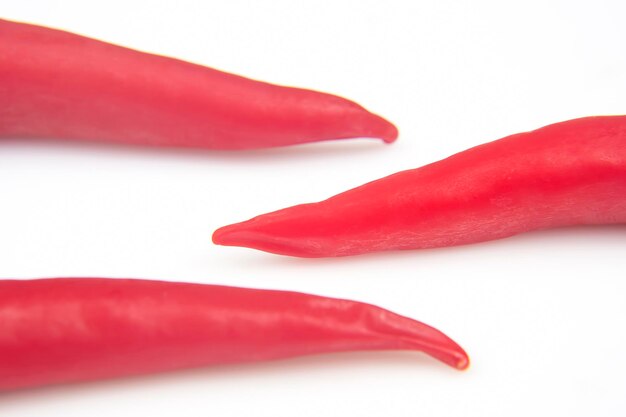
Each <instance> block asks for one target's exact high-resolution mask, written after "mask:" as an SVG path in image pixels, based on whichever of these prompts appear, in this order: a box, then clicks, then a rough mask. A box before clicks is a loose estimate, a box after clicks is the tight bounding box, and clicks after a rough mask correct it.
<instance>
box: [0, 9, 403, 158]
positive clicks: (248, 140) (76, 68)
mask: <svg viewBox="0 0 626 417" xmlns="http://www.w3.org/2000/svg"><path fill="white" fill-rule="evenodd" d="M397 135H398V132H397V130H396V128H395V127H394V126H393V125H392V124H391V123H389V122H387V121H386V120H384V119H383V118H381V117H379V116H376V115H374V114H372V113H369V112H368V111H367V110H365V109H364V108H363V107H361V106H359V105H358V104H356V103H354V102H352V101H349V100H346V99H343V98H340V97H337V96H333V95H330V94H324V93H319V92H315V91H311V90H303V89H297V88H289V87H281V86H276V85H272V84H268V83H263V82H259V81H254V80H250V79H247V78H243V77H239V76H236V75H232V74H227V73H224V72H220V71H217V70H214V69H211V68H206V67H202V66H200V65H195V64H191V63H188V62H184V61H179V60H176V59H171V58H166V57H163V56H157V55H152V54H147V53H143V52H139V51H135V50H131V49H127V48H123V47H120V46H115V45H111V44H108V43H104V42H100V41H97V40H94V39H90V38H86V37H83V36H79V35H75V34H72V33H68V32H63V31H59V30H54V29H49V28H44V27H40V26H35V25H29V24H23V23H15V22H10V21H6V20H0V137H5V138H68V139H80V140H94V141H110V142H117V143H130V144H139V145H158V146H175V147H199V148H210V149H252V148H265V147H273V146H285V145H294V144H299V143H305V142H313V141H320V140H328V139H341V138H352V137H375V138H381V139H383V140H384V141H385V142H393V141H394V140H395V139H396V137H397Z"/></svg>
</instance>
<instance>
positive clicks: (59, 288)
mask: <svg viewBox="0 0 626 417" xmlns="http://www.w3.org/2000/svg"><path fill="white" fill-rule="evenodd" d="M400 349H403V350H420V351H423V352H425V353H427V354H429V355H431V356H433V357H435V358H437V359H439V360H441V361H443V362H445V363H446V364H448V365H450V366H453V367H455V368H458V369H465V368H467V366H468V365H469V359H468V357H467V355H466V354H465V352H464V351H463V349H461V348H460V347H459V346H458V345H457V344H456V343H455V342H454V341H452V340H451V339H450V338H448V337H447V336H445V335H444V334H443V333H441V332H439V331H438V330H435V329H433V328H432V327H430V326H427V325H425V324H422V323H420V322H417V321H414V320H411V319H409V318H406V317H402V316H399V315H397V314H394V313H391V312H389V311H387V310H383V309H381V308H379V307H375V306H372V305H368V304H363V303H358V302H354V301H347V300H339V299H333V298H326V297H320V296H314V295H308V294H301V293H295V292H286V291H270V290H254V289H244V288H234V287H223V286H215V285H201V284H187V283H173V282H162V281H147V280H128V279H104V278H87V279H85V278H82V279H81V278H56V279H40V280H26V281H19V280H0V390H11V389H17V388H25V387H34V386H40V385H47V384H56V383H64V382H73V381H83V380H94V379H101V378H110V377H117V376H123V375H134V374H144V373H151V372H157V371H168V370H174V369H180V368H189V367H197V366H204V365H209V364H218V363H233V362H251V361H261V360H270V359H279V358H287V357H292V356H301V355H310V354H317V353H324V352H340V351H354V350H400Z"/></svg>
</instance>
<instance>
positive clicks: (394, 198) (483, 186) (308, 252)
mask: <svg viewBox="0 0 626 417" xmlns="http://www.w3.org/2000/svg"><path fill="white" fill-rule="evenodd" d="M611 223H626V116H604V117H588V118H582V119H576V120H570V121H566V122H562V123H557V124H553V125H550V126H546V127H543V128H541V129H538V130H535V131H532V132H526V133H520V134H517V135H512V136H509V137H506V138H504V139H500V140H497V141H494V142H491V143H487V144H484V145H481V146H477V147H475V148H472V149H469V150H466V151H464V152H461V153H458V154H456V155H453V156H451V157H449V158H447V159H444V160H441V161H439V162H435V163H433V164H430V165H426V166H424V167H421V168H417V169H413V170H409V171H403V172H399V173H397V174H394V175H391V176H389V177H386V178H382V179H380V180H378V181H374V182H371V183H368V184H365V185H363V186H361V187H357V188H355V189H352V190H350V191H346V192H344V193H342V194H339V195H336V196H334V197H332V198H329V199H328V200H325V201H322V202H319V203H313V204H303V205H298V206H294V207H290V208H287V209H284V210H279V211H275V212H273V213H269V214H265V215H261V216H258V217H255V218H253V219H252V220H248V221H245V222H243V223H238V224H234V225H230V226H226V227H223V228H221V229H218V230H217V231H216V232H215V233H214V235H213V241H214V242H215V243H217V244H220V245H232V246H247V247H251V248H255V249H260V250H264V251H267V252H273V253H278V254H283V255H291V256H302V257H324V256H346V255H356V254H361V253H366V252H374V251H383V250H396V249H420V248H433V247H442V246H452V245H461V244H466V243H474V242H482V241H487V240H492V239H500V238H504V237H508V236H512V235H516V234H518V233H522V232H526V231H530V230H538V229H547V228H553V227H561V226H569V225H589V224H611Z"/></svg>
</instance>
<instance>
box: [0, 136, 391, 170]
mask: <svg viewBox="0 0 626 417" xmlns="http://www.w3.org/2000/svg"><path fill="white" fill-rule="evenodd" d="M388 148H389V147H388V146H387V145H386V144H384V143H383V142H382V141H380V140H378V139H339V140H331V141H323V142H314V143H306V144H301V145H293V146H286V147H278V148H268V149H258V150H238V151H224V150H210V149H195V148H175V147H152V146H140V145H125V144H115V143H103V142H87V141H74V140H62V139H2V140H0V152H2V151H3V150H9V149H15V150H21V151H22V150H31V149H32V150H33V151H41V150H42V149H43V150H48V149H53V150H54V151H55V152H63V153H78V154H97V155H109V156H116V155H117V156H123V157H153V158H164V159H186V160H191V161H229V162H233V163H236V162H242V163H246V164H249V163H267V162H282V161H294V160H296V161H297V160H301V159H308V158H322V157H329V156H332V155H343V154H350V155H355V154H369V153H374V152H381V151H383V150H385V149H388Z"/></svg>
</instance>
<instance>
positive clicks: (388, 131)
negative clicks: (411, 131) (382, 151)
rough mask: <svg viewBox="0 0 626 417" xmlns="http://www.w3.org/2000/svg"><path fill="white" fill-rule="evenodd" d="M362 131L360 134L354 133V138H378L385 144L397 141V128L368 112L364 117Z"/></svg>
mask: <svg viewBox="0 0 626 417" xmlns="http://www.w3.org/2000/svg"><path fill="white" fill-rule="evenodd" d="M362 130H363V132H362V133H355V136H363V137H368V138H369V137H371V138H380V139H382V141H383V142H385V143H392V142H395V141H396V139H398V128H396V126H395V125H394V124H393V123H391V122H389V121H388V120H386V119H384V118H382V117H380V116H378V115H377V114H374V113H369V112H368V113H367V115H365V117H364V123H363V126H362Z"/></svg>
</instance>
